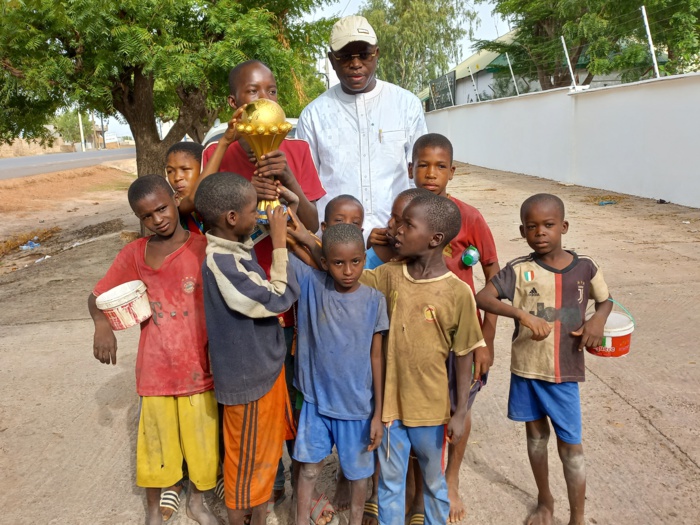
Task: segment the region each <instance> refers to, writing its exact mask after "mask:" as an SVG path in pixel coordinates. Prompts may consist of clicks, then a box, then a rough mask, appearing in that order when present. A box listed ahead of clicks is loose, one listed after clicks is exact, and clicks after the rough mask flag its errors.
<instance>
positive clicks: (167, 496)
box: [160, 487, 185, 521]
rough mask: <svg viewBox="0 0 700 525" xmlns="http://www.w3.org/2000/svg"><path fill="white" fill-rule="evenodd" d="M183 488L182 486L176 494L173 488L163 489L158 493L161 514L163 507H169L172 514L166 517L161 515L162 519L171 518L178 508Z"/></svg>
mask: <svg viewBox="0 0 700 525" xmlns="http://www.w3.org/2000/svg"><path fill="white" fill-rule="evenodd" d="M184 490H185V488H184V487H183V488H182V490H181V491H180V493H179V494H178V493H177V492H176V491H174V490H165V491H163V492H161V494H160V508H161V514H162V512H163V509H169V510H172V511H173V512H172V514H170V516H168V517H167V518H166V517H165V516H163V521H168V520H169V519H170V518H172V517H173V516H174V515H175V514H176V513H177V511H178V509H179V508H180V497H181V496H182V494H183V493H184Z"/></svg>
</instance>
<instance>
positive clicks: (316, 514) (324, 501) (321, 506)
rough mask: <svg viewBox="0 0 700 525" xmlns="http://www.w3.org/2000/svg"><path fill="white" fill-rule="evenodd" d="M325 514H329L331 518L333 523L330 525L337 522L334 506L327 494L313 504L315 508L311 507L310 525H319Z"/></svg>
mask: <svg viewBox="0 0 700 525" xmlns="http://www.w3.org/2000/svg"><path fill="white" fill-rule="evenodd" d="M324 512H328V513H329V514H330V517H331V521H329V522H328V525H331V524H332V523H333V522H334V521H335V522H337V517H336V515H335V509H334V508H333V505H331V502H330V500H329V499H328V497H327V496H326V495H325V494H321V495H320V496H319V497H318V499H317V500H316V501H315V502H313V507H311V516H310V518H309V525H317V523H318V519H319V518H320V517H321V516H323V515H324Z"/></svg>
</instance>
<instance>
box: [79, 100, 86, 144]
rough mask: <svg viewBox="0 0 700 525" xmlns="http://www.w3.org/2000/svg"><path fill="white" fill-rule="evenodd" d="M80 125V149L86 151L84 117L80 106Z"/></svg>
mask: <svg viewBox="0 0 700 525" xmlns="http://www.w3.org/2000/svg"><path fill="white" fill-rule="evenodd" d="M78 127H80V151H82V152H83V153H85V134H84V133H83V117H81V116H80V108H78Z"/></svg>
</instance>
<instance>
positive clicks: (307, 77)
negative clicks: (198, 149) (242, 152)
mask: <svg viewBox="0 0 700 525" xmlns="http://www.w3.org/2000/svg"><path fill="white" fill-rule="evenodd" d="M324 1H325V0H273V1H272V2H267V3H262V2H258V1H255V0H244V1H240V2H237V1H233V0H167V1H162V0H105V1H103V2H95V1H94V0H23V1H20V0H6V1H5V2H3V4H2V8H1V10H2V13H1V16H0V105H1V106H2V107H3V108H4V109H5V110H6V115H5V116H4V117H3V119H2V120H0V141H4V142H9V141H11V140H13V139H14V138H16V137H18V136H20V135H22V136H24V137H25V138H28V139H36V140H50V137H49V135H48V133H47V131H46V129H45V128H44V124H46V123H47V121H48V120H49V119H50V118H51V116H52V115H54V114H55V113H56V111H57V110H58V109H59V108H65V107H67V106H71V105H73V104H78V105H79V107H80V108H81V109H82V110H95V111H98V112H99V113H101V114H104V115H105V116H109V115H120V116H121V118H123V119H124V120H125V121H126V122H127V123H128V124H129V127H130V128H131V134H132V135H133V137H134V140H135V141H136V157H137V164H138V172H139V175H142V174H145V173H162V172H163V169H164V164H165V161H164V156H165V151H166V150H167V149H168V148H169V147H170V146H171V145H172V144H174V143H175V142H177V141H179V140H180V139H181V138H182V137H183V136H184V135H185V134H186V133H187V134H189V135H190V136H191V137H192V138H194V139H195V140H201V139H202V138H203V137H204V134H205V133H206V131H207V130H208V129H209V128H210V127H211V125H212V124H213V122H214V120H215V119H216V118H217V117H218V116H221V117H222V118H226V117H227V116H228V115H229V114H230V112H229V111H228V110H227V108H226V105H225V101H226V96H227V94H228V80H227V75H228V71H229V70H230V68H231V67H233V66H234V65H236V64H237V63H239V62H241V61H243V60H247V59H249V58H257V59H260V60H262V61H264V62H267V63H268V64H269V65H270V66H271V68H272V69H273V71H274V72H275V73H276V75H277V79H278V82H279V90H280V102H281V103H282V105H283V106H284V107H285V108H286V110H287V112H288V114H289V116H295V115H297V114H298V112H299V111H300V110H301V108H302V107H303V106H304V105H305V104H306V102H307V101H308V99H309V98H313V97H315V96H316V95H318V94H319V93H320V92H321V91H322V90H323V83H322V82H321V81H320V79H318V77H317V76H316V74H315V65H314V64H313V61H312V59H309V58H306V57H313V56H314V55H315V54H316V53H314V51H317V52H318V51H320V50H321V49H322V42H323V41H325V38H326V37H327V35H328V32H329V21H327V20H321V21H318V22H315V23H304V22H302V21H300V20H301V18H300V17H301V15H302V14H304V13H305V12H307V11H309V10H311V9H313V8H314V7H317V6H318V5H320V4H321V3H323V2H324ZM321 35H323V38H322V39H321ZM157 118H160V119H162V120H172V121H173V123H174V125H173V127H172V129H171V130H170V132H169V133H168V134H167V136H166V137H164V138H163V140H161V139H160V138H159V135H158V128H157V125H156V119H157Z"/></svg>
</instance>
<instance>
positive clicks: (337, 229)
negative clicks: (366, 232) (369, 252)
mask: <svg viewBox="0 0 700 525" xmlns="http://www.w3.org/2000/svg"><path fill="white" fill-rule="evenodd" d="M353 243H357V244H359V245H360V246H361V247H362V251H364V249H365V238H364V237H363V236H362V230H361V229H360V228H358V227H357V226H355V225H354V224H346V223H338V224H333V225H331V226H329V227H328V228H326V231H324V232H323V239H322V240H321V249H322V250H323V256H324V257H328V254H329V253H330V251H331V248H333V246H336V245H338V244H353Z"/></svg>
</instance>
